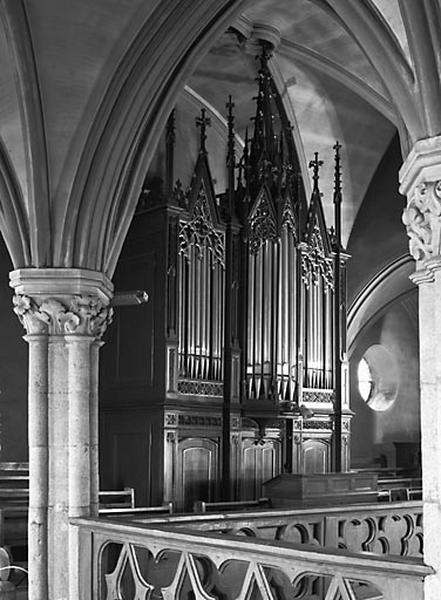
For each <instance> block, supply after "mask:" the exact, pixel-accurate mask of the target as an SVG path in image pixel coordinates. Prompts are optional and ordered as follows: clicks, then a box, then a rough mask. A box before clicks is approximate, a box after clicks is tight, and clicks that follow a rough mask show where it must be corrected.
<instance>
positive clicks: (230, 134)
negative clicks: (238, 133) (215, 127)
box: [226, 95, 236, 168]
mask: <svg viewBox="0 0 441 600" xmlns="http://www.w3.org/2000/svg"><path fill="white" fill-rule="evenodd" d="M226 108H227V110H228V115H227V123H228V154H227V165H228V167H232V168H234V166H235V162H236V160H235V152H234V114H233V108H234V102H233V99H232V97H231V95H230V96H228V102H227V104H226Z"/></svg>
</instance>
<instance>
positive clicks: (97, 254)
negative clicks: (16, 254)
mask: <svg viewBox="0 0 441 600" xmlns="http://www.w3.org/2000/svg"><path fill="white" fill-rule="evenodd" d="M244 4H245V0H222V1H221V2H219V1H218V0H209V1H207V0H197V1H194V0H180V1H179V2H176V0H166V1H164V2H161V3H160V5H159V6H158V8H157V9H156V10H155V12H154V13H153V14H152V15H151V16H150V18H149V19H148V21H147V22H146V23H145V24H144V26H143V27H142V29H141V31H140V32H139V34H138V36H137V38H136V39H135V40H134V42H133V43H132V45H131V47H130V48H129V49H128V51H127V53H126V55H125V57H124V59H123V60H122V62H121V64H120V65H119V66H118V68H117V70H116V73H115V76H114V78H113V80H112V82H111V84H110V86H109V88H108V91H107V94H106V96H105V98H104V100H103V102H102V104H101V107H100V110H99V112H98V114H97V117H96V119H95V121H94V124H93V127H92V131H91V132H90V135H89V138H88V140H87V143H86V146H85V148H84V151H83V155H82V158H81V160H80V164H79V167H78V170H77V174H76V177H75V181H74V185H73V189H72V196H71V198H70V202H69V209H68V213H67V215H66V219H65V221H64V224H63V228H62V231H61V237H60V244H59V247H60V248H59V256H60V262H61V263H62V266H71V265H82V266H86V267H87V268H91V269H97V270H103V271H104V272H105V273H106V274H108V275H109V276H110V277H111V276H112V274H113V272H114V269H115V266H116V262H117V259H118V256H119V253H120V250H121V248H122V244H123V242H124V239H125V236H126V233H127V230H128V227H129V225H130V221H131V218H132V215H133V212H134V210H135V206H136V203H137V200H138V191H139V190H140V189H141V185H142V180H143V178H144V175H145V169H146V168H147V166H148V164H149V162H150V160H151V157H152V155H153V152H154V150H155V146H156V143H157V141H158V139H159V136H160V134H161V131H162V129H163V126H164V124H165V120H166V118H167V117H168V114H169V112H170V110H171V108H172V106H173V103H174V102H175V100H176V96H177V94H178V92H179V91H180V90H181V88H182V87H183V85H184V83H185V80H186V78H187V77H188V76H189V74H190V73H191V72H192V70H193V69H194V67H195V66H196V64H197V62H198V61H199V60H200V59H201V58H202V57H203V55H204V54H205V52H207V51H208V49H209V48H210V46H211V45H212V43H213V40H214V39H216V37H217V36H218V35H220V34H221V33H222V32H223V31H224V29H225V28H226V27H227V26H228V25H229V23H230V22H231V21H232V20H233V19H234V17H235V16H236V15H237V13H238V12H239V10H240V9H241V7H242V6H243V5H244ZM71 231H74V232H75V233H74V237H73V239H72V235H71V233H70V232H71Z"/></svg>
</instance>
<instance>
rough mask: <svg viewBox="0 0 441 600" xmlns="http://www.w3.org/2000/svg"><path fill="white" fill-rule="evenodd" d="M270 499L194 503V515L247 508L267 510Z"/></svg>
mask: <svg viewBox="0 0 441 600" xmlns="http://www.w3.org/2000/svg"><path fill="white" fill-rule="evenodd" d="M270 506H271V502H270V499H269V498H259V499H258V500H236V501H231V502H205V501H203V500H198V501H196V502H194V503H193V512H194V513H206V512H213V511H223V510H246V509H247V508H259V507H261V508H265V507H270Z"/></svg>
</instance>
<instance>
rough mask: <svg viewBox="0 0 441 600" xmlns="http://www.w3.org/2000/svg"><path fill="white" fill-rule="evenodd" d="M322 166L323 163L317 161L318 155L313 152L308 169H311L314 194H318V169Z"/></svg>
mask: <svg viewBox="0 0 441 600" xmlns="http://www.w3.org/2000/svg"><path fill="white" fill-rule="evenodd" d="M322 165H323V161H322V160H319V153H318V152H314V160H310V161H309V165H308V166H309V168H310V169H312V180H313V181H314V189H313V191H314V192H318V190H319V186H318V182H319V178H320V175H319V170H320V167H321V166H322Z"/></svg>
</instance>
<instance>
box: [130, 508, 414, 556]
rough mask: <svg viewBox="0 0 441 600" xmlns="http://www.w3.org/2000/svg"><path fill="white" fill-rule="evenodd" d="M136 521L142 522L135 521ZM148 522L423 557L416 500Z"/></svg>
mask: <svg viewBox="0 0 441 600" xmlns="http://www.w3.org/2000/svg"><path fill="white" fill-rule="evenodd" d="M136 522H138V523H140V522H147V520H143V519H136ZM148 522H149V523H150V524H152V525H153V526H157V525H159V524H165V523H167V524H168V525H169V526H173V528H176V529H188V528H190V529H192V530H198V531H210V532H217V533H226V534H235V535H242V536H248V537H256V538H264V539H267V540H280V541H283V542H290V543H295V544H312V545H314V546H320V547H323V548H340V549H346V550H350V551H351V552H373V553H375V554H383V555H386V554H389V555H394V556H403V557H422V555H423V530H422V503H421V502H391V503H385V504H382V503H379V504H378V503H376V504H364V505H357V504H354V505H351V506H327V507H317V508H310V509H305V508H299V509H295V510H275V509H273V510H258V511H254V512H246V513H244V512H241V513H223V514H211V515H207V514H203V515H191V516H190V515H182V516H171V517H166V518H162V517H161V518H155V519H149V520H148Z"/></svg>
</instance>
